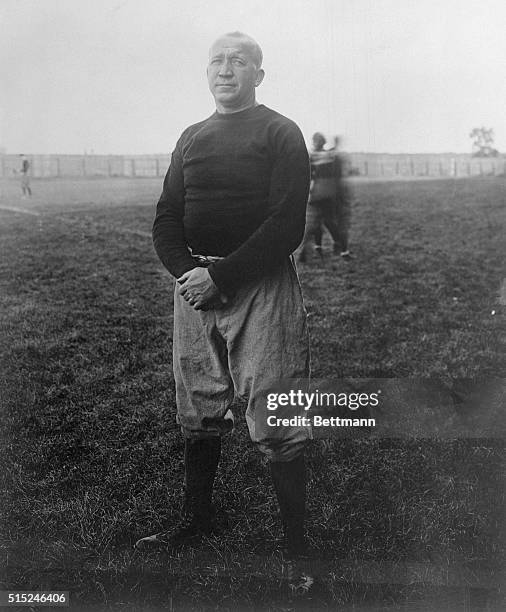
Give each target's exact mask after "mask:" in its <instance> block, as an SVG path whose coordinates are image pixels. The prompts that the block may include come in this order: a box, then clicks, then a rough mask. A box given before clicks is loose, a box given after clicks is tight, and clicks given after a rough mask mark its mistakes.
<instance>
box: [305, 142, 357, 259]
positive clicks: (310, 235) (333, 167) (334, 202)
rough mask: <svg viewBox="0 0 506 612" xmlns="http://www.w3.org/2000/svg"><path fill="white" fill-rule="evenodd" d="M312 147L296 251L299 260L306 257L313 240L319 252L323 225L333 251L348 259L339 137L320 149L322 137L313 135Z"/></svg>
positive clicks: (347, 215)
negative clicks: (299, 243) (303, 227)
mask: <svg viewBox="0 0 506 612" xmlns="http://www.w3.org/2000/svg"><path fill="white" fill-rule="evenodd" d="M312 140H313V149H312V151H311V153H310V161H311V188H310V192H309V202H308V207H307V213H306V232H305V235H304V240H303V243H302V246H301V249H300V253H299V261H300V262H304V261H306V259H307V251H308V249H309V247H310V244H311V243H314V246H315V249H316V251H317V252H319V253H320V256H321V255H322V235H323V227H324V226H325V227H326V228H327V229H328V231H329V233H330V235H331V236H332V239H333V241H334V253H335V254H340V255H341V257H342V258H343V259H345V260H350V259H351V254H350V252H349V249H348V231H349V225H350V212H351V210H350V198H349V194H348V191H347V189H346V186H345V185H344V183H343V180H342V176H343V161H342V158H341V156H340V155H339V154H338V153H337V149H338V145H339V138H338V137H337V136H336V137H335V139H334V147H333V148H332V149H324V146H325V144H326V142H327V141H326V139H325V136H324V135H323V134H322V133H321V132H316V133H315V134H313V139H312Z"/></svg>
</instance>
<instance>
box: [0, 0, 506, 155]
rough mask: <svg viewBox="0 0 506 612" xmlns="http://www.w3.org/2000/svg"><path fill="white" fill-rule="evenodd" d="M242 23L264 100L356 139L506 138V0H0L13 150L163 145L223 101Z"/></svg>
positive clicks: (396, 145) (406, 142) (397, 143)
mask: <svg viewBox="0 0 506 612" xmlns="http://www.w3.org/2000/svg"><path fill="white" fill-rule="evenodd" d="M231 30H241V31H244V32H246V33H248V34H250V35H251V36H253V37H254V38H256V39H257V41H258V42H259V43H260V45H261V46H262V48H263V51H264V69H265V72H266V77H265V80H264V82H263V84H262V85H261V86H260V88H259V89H258V90H257V93H258V100H259V101H260V102H262V103H264V104H266V105H267V106H270V107H271V108H274V109H275V110H277V111H279V112H281V113H282V114H284V115H286V116H288V117H290V118H292V119H294V120H295V121H296V122H297V123H298V124H299V125H300V127H301V129H302V131H303V133H304V136H305V137H306V139H307V140H309V139H310V136H311V134H312V133H313V132H314V131H317V130H318V131H323V132H324V133H326V134H327V135H328V136H330V135H332V134H340V135H342V136H343V142H344V144H345V147H346V149H347V150H349V151H371V152H373V151H375V152H381V151H385V152H392V153H395V152H444V151H455V152H469V151H470V148H471V147H470V145H471V140H470V139H469V132H470V131H471V129H472V128H473V127H476V126H481V125H484V126H486V127H492V128H493V129H494V131H495V136H496V138H495V145H496V147H497V148H499V149H500V150H501V151H502V152H506V35H505V32H506V0H307V1H302V0H249V1H241V0H215V1H214V2H209V1H208V0H0V79H1V81H0V87H1V92H0V148H5V149H6V150H7V152H10V153H19V152H25V153H50V152H52V153H82V152H83V151H84V150H86V151H88V152H91V151H94V152H95V153H165V152H170V151H171V150H172V148H173V146H174V144H175V141H176V139H177V138H178V136H179V134H180V132H181V131H182V130H183V129H184V128H185V127H186V126H188V125H189V124H191V123H195V122H197V121H200V120H201V119H203V118H205V117H207V116H209V115H210V114H211V113H212V112H213V111H214V106H213V100H212V98H211V95H210V93H209V91H208V89H207V81H206V77H205V67H206V62H207V51H208V48H209V46H210V44H211V43H212V42H213V40H214V39H215V38H216V37H217V36H219V35H220V34H222V33H224V32H227V31H231Z"/></svg>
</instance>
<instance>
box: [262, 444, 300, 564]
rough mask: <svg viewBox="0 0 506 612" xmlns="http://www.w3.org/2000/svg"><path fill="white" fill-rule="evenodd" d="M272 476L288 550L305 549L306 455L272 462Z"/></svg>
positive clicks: (297, 551) (293, 551) (295, 551)
mask: <svg viewBox="0 0 506 612" xmlns="http://www.w3.org/2000/svg"><path fill="white" fill-rule="evenodd" d="M270 466H271V476H272V481H273V483H274V489H275V491H276V496H277V498H278V503H279V509H280V511H281V520H282V522H283V529H284V533H285V538H286V545H287V550H288V552H289V553H291V554H298V553H303V552H304V551H305V538H304V517H305V512H306V466H305V461H304V455H299V456H298V457H297V458H296V459H293V460H292V461H287V462H272V463H271V464H270Z"/></svg>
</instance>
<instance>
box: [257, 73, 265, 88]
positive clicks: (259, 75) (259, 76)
mask: <svg viewBox="0 0 506 612" xmlns="http://www.w3.org/2000/svg"><path fill="white" fill-rule="evenodd" d="M264 76H265V72H264V71H263V68H260V70H258V72H257V78H256V79H255V87H258V86H259V85H260V83H261V82H262V81H263V80H264Z"/></svg>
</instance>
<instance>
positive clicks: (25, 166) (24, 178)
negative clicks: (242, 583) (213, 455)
mask: <svg viewBox="0 0 506 612" xmlns="http://www.w3.org/2000/svg"><path fill="white" fill-rule="evenodd" d="M20 157H21V170H20V171H19V172H20V174H21V191H22V194H23V195H22V196H21V197H22V198H23V199H24V198H26V196H28V197H31V196H32V190H31V189H30V175H29V174H28V170H29V168H30V162H29V161H28V160H27V159H26V157H25V156H24V155H21V156H20Z"/></svg>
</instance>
